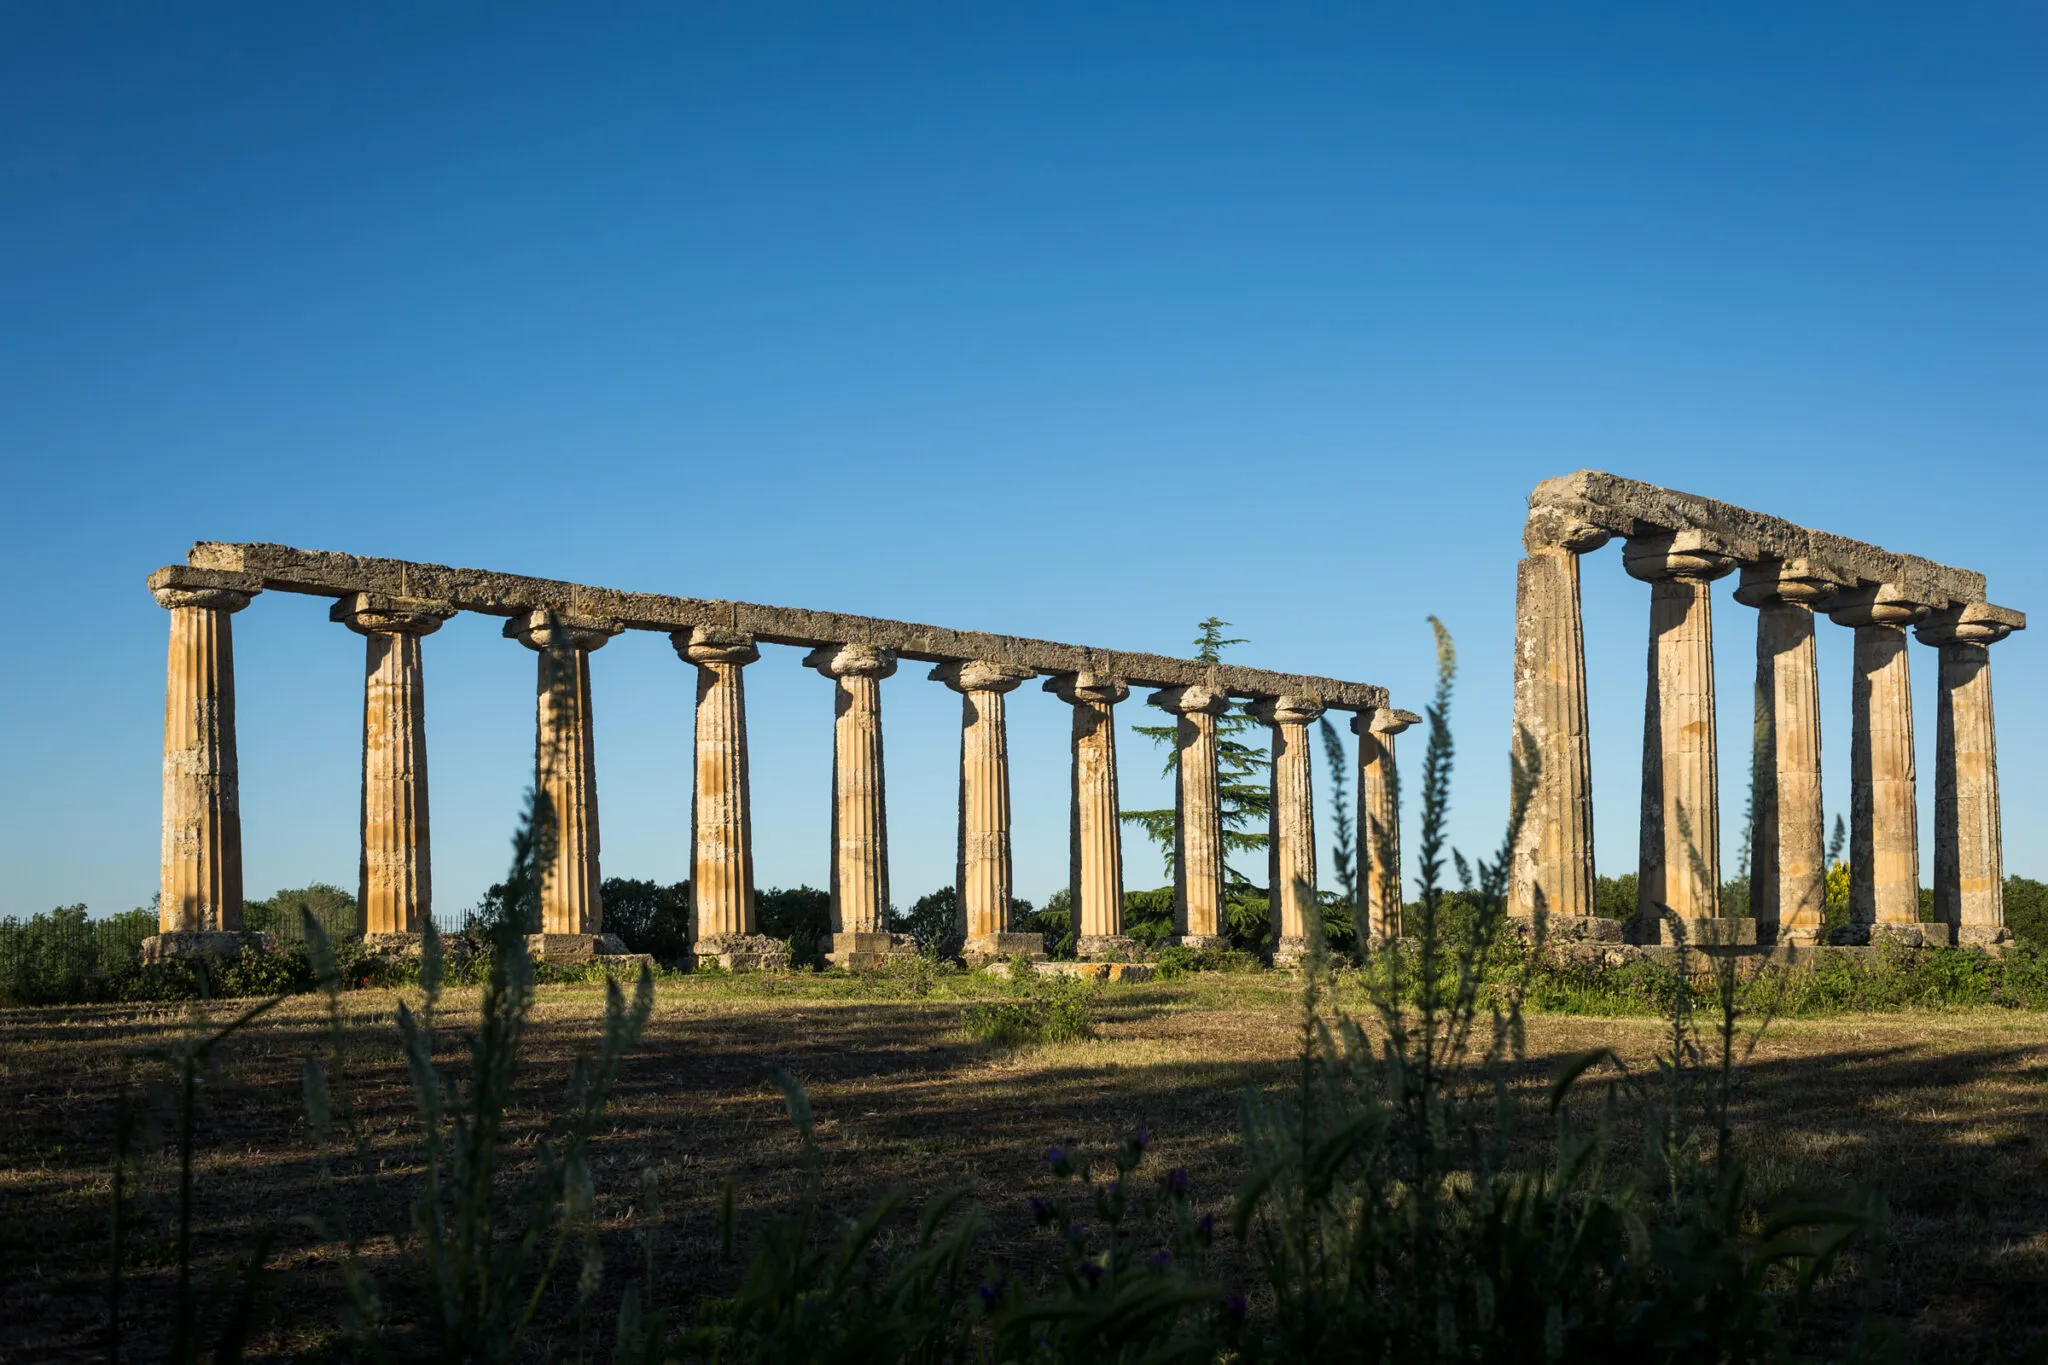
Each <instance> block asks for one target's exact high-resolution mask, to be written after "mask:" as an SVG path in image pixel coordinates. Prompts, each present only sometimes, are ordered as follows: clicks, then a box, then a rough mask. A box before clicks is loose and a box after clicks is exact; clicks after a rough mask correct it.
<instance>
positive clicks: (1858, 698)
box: [1828, 584, 1946, 942]
mask: <svg viewBox="0 0 2048 1365" xmlns="http://www.w3.org/2000/svg"><path fill="white" fill-rule="evenodd" d="M1926 615H1927V605H1926V604H1925V603H1923V602H1918V601H1915V600H1914V599H1913V598H1912V597H1910V596H1909V595H1908V594H1907V593H1906V591H1905V590H1903V589H1901V588H1899V587H1897V586H1895V585H1893V584H1879V585H1875V586H1866V587H1861V588H1852V589H1849V590H1847V591H1845V592H1843V593H1842V594H1841V595H1840V596H1839V597H1838V598H1837V599H1836V604H1835V605H1834V606H1833V607H1832V608H1830V609H1829V611H1828V617H1829V619H1831V620H1832V621H1834V622H1835V624H1836V625H1842V626H1852V627H1854V628H1855V631H1856V646H1855V653H1854V664H1853V678H1852V689H1853V690H1852V692H1851V708H1850V725H1851V729H1850V733H1849V921H1850V924H1849V928H1850V934H1849V937H1852V938H1859V939H1863V940H1866V941H1867V940H1868V939H1870V938H1872V937H1897V938H1903V939H1905V940H1906V941H1908V942H1918V941H1921V940H1922V938H1923V937H1926V936H1928V935H1929V931H1928V930H1926V929H1923V928H1921V927H1920V815H1919V800H1918V794H1917V783H1916V774H1915V771H1914V756H1913V678H1912V664H1911V660H1910V658H1909V657H1908V645H1907V642H1906V627H1907V626H1908V625H1911V624H1912V623H1913V622H1915V621H1918V620H1920V619H1921V618H1922V617H1924V616H1926ZM1932 936H1933V937H1937V938H1945V937H1946V935H1943V934H1938V933H1937V934H1934V935H1932Z"/></svg>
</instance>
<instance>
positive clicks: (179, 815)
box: [143, 566, 260, 958]
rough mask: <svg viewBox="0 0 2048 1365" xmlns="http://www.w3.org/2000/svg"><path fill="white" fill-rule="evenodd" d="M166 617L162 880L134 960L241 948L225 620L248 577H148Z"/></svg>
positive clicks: (252, 591) (252, 586)
mask: <svg viewBox="0 0 2048 1365" xmlns="http://www.w3.org/2000/svg"><path fill="white" fill-rule="evenodd" d="M149 590H150V592H151V593H152V594H153V595H154V596H155V597H156V600H157V605H158V606H161V607H163V608H165V609H166V610H168V611H169V612H170V613H171V645H170V656H169V663H168V666H167V667H166V669H165V673H164V767H163V779H164V808H163V866H162V873H163V880H162V883H161V887H160V895H159V899H158V902H157V932H156V933H155V934H154V935H152V936H151V937H150V938H148V939H146V940H144V942H143V956H144V957H145V958H156V957H161V956H169V955H171V954H175V953H186V952H199V953H216V954H226V953H232V952H235V951H237V950H238V949H239V948H240V947H241V946H242V811H241V798H240V794H239V791H238V785H237V773H236V765H235V646H234V628H233V625H232V623H231V620H230V618H231V617H233V615H234V614H235V613H236V612H238V611H240V610H242V608H244V607H246V606H248V605H249V599H250V598H251V597H253V596H255V595H256V593H257V592H258V591H260V585H259V583H258V582H257V580H256V579H255V578H254V577H253V576H251V575H248V574H240V573H225V572H218V571H209V570H204V569H188V568H183V567H179V566H173V567H171V568H168V569H159V570H157V571H156V572H155V573H153V574H151V575H150V576H149Z"/></svg>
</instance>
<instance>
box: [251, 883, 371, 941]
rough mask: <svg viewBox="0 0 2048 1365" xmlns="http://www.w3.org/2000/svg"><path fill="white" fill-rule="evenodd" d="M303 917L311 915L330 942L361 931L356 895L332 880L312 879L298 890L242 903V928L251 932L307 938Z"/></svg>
mask: <svg viewBox="0 0 2048 1365" xmlns="http://www.w3.org/2000/svg"><path fill="white" fill-rule="evenodd" d="M302 916H311V917H312V919H313V921H314V923H316V924H318V925H319V926H320V931H321V932H322V933H324V934H326V935H327V938H328V941H329V942H331V943H338V942H340V941H341V940H343V939H345V938H352V937H354V936H355V935H356V934H357V933H359V932H360V927H359V923H358V920H357V918H356V898H355V897H354V896H353V895H351V894H350V893H348V892H346V891H344V890H342V889H341V888H340V887H338V886H335V885H333V884H332V883H330V882H311V883H308V884H307V885H305V886H302V887H299V888H297V889H295V890H284V891H278V892H275V893H273V894H272V895H271V896H270V897H269V898H268V899H266V900H260V901H247V902H245V903H244V904H243V906H242V927H243V928H244V929H246V930H248V931H249V932H250V933H252V934H276V935H277V936H278V937H279V938H282V939H285V940H287V941H290V942H298V941H300V940H302V939H303V938H304V937H305V929H304V927H303V926H304V920H303V918H302Z"/></svg>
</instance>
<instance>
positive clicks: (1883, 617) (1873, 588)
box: [1828, 583, 1933, 627]
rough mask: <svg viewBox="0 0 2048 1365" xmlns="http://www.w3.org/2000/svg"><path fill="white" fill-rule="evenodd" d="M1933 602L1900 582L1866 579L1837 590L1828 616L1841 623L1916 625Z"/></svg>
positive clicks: (1839, 624) (1851, 624) (1845, 624)
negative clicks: (1863, 581) (1870, 581)
mask: <svg viewBox="0 0 2048 1365" xmlns="http://www.w3.org/2000/svg"><path fill="white" fill-rule="evenodd" d="M1932 609H1933V604H1932V603H1929V602H1926V601H1924V600H1922V599H1921V598H1919V597H1918V596H1916V595H1915V594H1914V592H1913V591H1912V590H1911V589H1910V588H1907V587H1904V586H1902V585H1901V584H1898V583H1862V584H1858V585H1857V586H1855V587H1853V588H1844V589H1842V590H1841V591H1840V592H1839V593H1837V594H1835V599H1834V601H1833V603H1831V604H1830V605H1829V607H1828V619H1829V620H1830V621H1833V622H1834V623H1835V624H1836V625H1838V626H1899V627H1905V626H1910V625H1912V624H1913V623H1914V622H1915V621H1918V620H1921V619H1923V618H1924V617H1925V616H1926V615H1927V613H1928V612H1929V611H1930V610H1932Z"/></svg>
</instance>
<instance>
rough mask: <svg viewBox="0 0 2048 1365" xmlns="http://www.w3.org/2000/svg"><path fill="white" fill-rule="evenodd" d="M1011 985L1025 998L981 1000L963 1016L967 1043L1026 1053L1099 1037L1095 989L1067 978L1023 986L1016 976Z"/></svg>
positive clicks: (1056, 977)
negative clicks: (1025, 1048) (1034, 1045)
mask: <svg viewBox="0 0 2048 1365" xmlns="http://www.w3.org/2000/svg"><path fill="white" fill-rule="evenodd" d="M1033 975H1034V976H1036V973H1033ZM1011 981H1012V983H1013V989H1017V990H1019V991H1020V992H1022V993H1020V994H1018V995H1016V996H1014V997H1013V998H1011V999H1008V1000H978V1001H975V1002H974V1003H972V1004H970V1005H968V1006H967V1007H966V1008H965V1009H964V1010H962V1011H961V1013H960V1027H961V1029H962V1030H963V1031H964V1032H965V1033H966V1034H967V1036H968V1037H970V1038H972V1039H974V1040H975V1041H976V1042H978V1043H986V1044H988V1045H990V1046H991V1047H1023V1046H1026V1045H1028V1044H1032V1043H1072V1042H1078V1041H1080V1040H1081V1039H1083V1038H1093V1037H1094V1036H1095V1023H1094V1018H1093V1016H1094V1009H1095V996H1096V992H1095V990H1094V988H1093V987H1091V986H1089V985H1087V984H1086V983H1084V982H1081V981H1078V980H1075V979H1074V978H1073V977H1068V976H1047V977H1039V978H1038V979H1037V980H1036V981H1035V982H1023V981H1020V980H1019V979H1018V978H1017V976H1016V975H1015V974H1014V973H1013V974H1012V977H1011Z"/></svg>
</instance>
